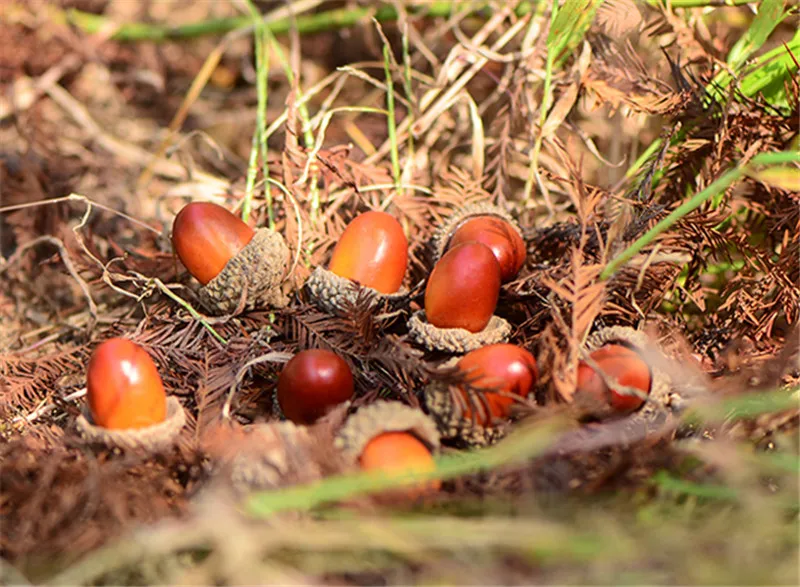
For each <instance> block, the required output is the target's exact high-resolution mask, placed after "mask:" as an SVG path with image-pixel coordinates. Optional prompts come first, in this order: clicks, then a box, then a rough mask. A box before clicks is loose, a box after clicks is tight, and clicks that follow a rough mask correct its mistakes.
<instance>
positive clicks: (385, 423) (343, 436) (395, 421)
mask: <svg viewBox="0 0 800 587" xmlns="http://www.w3.org/2000/svg"><path fill="white" fill-rule="evenodd" d="M386 432H409V433H410V434H413V435H414V436H415V437H416V438H417V439H418V440H420V441H421V442H422V443H423V444H424V445H425V446H426V447H427V448H428V450H430V451H431V452H432V453H433V452H436V451H437V450H439V433H438V432H437V431H436V424H435V423H434V421H433V420H431V419H430V418H429V417H428V416H427V415H425V414H424V413H423V412H422V411H421V410H418V409H416V408H412V407H411V406H407V405H406V404H403V403H400V402H393V401H377V402H375V403H372V404H370V405H368V406H364V407H363V408H361V409H359V410H358V411H357V412H356V413H355V414H353V415H352V416H350V417H349V418H348V419H347V421H346V422H345V423H344V426H342V427H341V429H340V430H339V433H338V434H337V435H336V441H335V443H334V444H335V446H336V448H338V449H339V450H340V451H342V454H343V455H344V457H345V459H346V460H347V461H349V462H350V463H353V464H354V463H356V462H357V461H358V458H359V457H360V456H361V453H362V452H364V448H365V447H366V446H367V444H368V443H369V441H370V440H372V439H373V438H375V437H376V436H379V435H381V434H384V433H386Z"/></svg>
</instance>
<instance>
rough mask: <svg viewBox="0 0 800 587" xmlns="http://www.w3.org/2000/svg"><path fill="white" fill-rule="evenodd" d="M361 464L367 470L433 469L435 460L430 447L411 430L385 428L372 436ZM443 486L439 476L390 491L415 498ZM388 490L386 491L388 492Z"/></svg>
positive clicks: (403, 470) (406, 470) (408, 470)
mask: <svg viewBox="0 0 800 587" xmlns="http://www.w3.org/2000/svg"><path fill="white" fill-rule="evenodd" d="M359 464H360V466H361V469H362V470H364V471H385V472H387V473H393V474H403V473H406V474H407V473H411V472H424V471H433V470H434V469H436V463H435V462H434V461H433V455H431V452H430V451H429V450H428V448H427V447H426V446H425V445H424V444H423V443H422V442H421V441H420V440H419V439H418V438H417V437H416V436H414V435H413V434H411V433H409V432H384V433H383V434H379V435H378V436H376V437H375V438H373V439H372V440H370V441H369V442H368V443H367V445H366V446H365V447H364V450H363V451H362V452H361V456H360V457H359ZM440 487H441V482H440V481H439V480H434V481H430V482H428V483H424V484H421V485H416V486H410V487H408V488H404V489H403V490H402V491H400V490H398V491H394V492H391V495H396V496H398V497H399V496H402V497H407V498H415V497H419V496H420V495H422V494H424V493H427V492H428V491H431V490H433V491H437V490H438V489H439V488H440ZM388 495H389V494H387V496H388Z"/></svg>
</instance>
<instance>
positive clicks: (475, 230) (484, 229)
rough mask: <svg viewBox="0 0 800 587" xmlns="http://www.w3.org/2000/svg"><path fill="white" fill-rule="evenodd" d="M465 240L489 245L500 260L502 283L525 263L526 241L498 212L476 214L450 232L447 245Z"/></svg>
mask: <svg viewBox="0 0 800 587" xmlns="http://www.w3.org/2000/svg"><path fill="white" fill-rule="evenodd" d="M468 242H479V243H482V244H484V245H486V246H487V247H489V249H491V251H492V253H494V256H495V257H496V258H497V262H498V263H499V264H500V279H501V281H502V282H503V283H506V282H508V281H511V280H512V279H514V277H516V276H517V274H518V273H519V270H520V269H521V268H522V266H523V265H524V264H525V241H523V240H522V236H521V235H520V233H519V232H518V231H517V229H516V228H514V227H513V226H511V224H510V223H509V222H507V221H506V220H503V219H502V218H498V217H497V216H488V215H487V216H475V217H473V218H470V219H468V220H467V221H466V222H464V223H463V224H462V225H461V226H459V227H458V228H457V229H456V231H455V233H453V236H452V238H451V239H450V241H449V243H448V245H447V247H448V249H450V248H452V247H455V246H458V245H460V244H463V243H468Z"/></svg>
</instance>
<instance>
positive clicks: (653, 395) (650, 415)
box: [584, 326, 680, 420]
mask: <svg viewBox="0 0 800 587" xmlns="http://www.w3.org/2000/svg"><path fill="white" fill-rule="evenodd" d="M609 343H623V344H627V345H628V346H631V347H633V348H634V350H637V349H638V350H640V351H643V350H645V349H647V348H648V347H652V343H651V342H650V341H649V339H648V337H647V335H646V334H645V333H644V332H641V331H639V330H634V329H633V328H628V327H627V326H611V327H607V328H602V329H600V330H598V331H597V332H594V333H592V334H591V335H589V337H588V338H587V339H586V343H585V345H584V349H585V350H586V352H587V354H588V353H591V352H593V351H596V350H597V349H599V348H600V347H602V346H604V345H606V344H609ZM642 359H643V360H644V361H645V362H647V360H646V358H645V357H644V356H643V357H642ZM647 366H648V368H649V369H650V394H649V395H648V399H647V401H646V402H645V403H644V404H643V405H642V407H641V408H639V409H638V410H636V411H635V412H633V413H632V414H631V417H638V418H645V419H648V420H656V419H660V418H661V417H663V416H664V414H665V412H668V411H669V409H670V407H671V406H672V405H675V406H677V405H678V404H679V403H680V396H679V395H678V394H677V393H676V392H673V390H672V385H671V382H670V378H669V376H668V375H667V374H666V373H665V372H664V371H662V370H661V369H658V368H657V367H655V366H653V365H651V364H650V363H649V362H648V363H647Z"/></svg>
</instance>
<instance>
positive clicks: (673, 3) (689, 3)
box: [645, 0, 761, 8]
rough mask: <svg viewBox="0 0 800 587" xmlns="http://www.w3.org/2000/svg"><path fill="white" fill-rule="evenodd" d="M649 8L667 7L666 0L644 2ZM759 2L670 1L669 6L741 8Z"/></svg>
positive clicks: (745, 0)
mask: <svg viewBox="0 0 800 587" xmlns="http://www.w3.org/2000/svg"><path fill="white" fill-rule="evenodd" d="M645 1H646V2H647V3H648V4H649V5H650V6H667V0H645ZM760 1H761V0H671V1H670V2H669V5H670V6H672V7H673V8H704V7H707V6H718V7H721V8H722V7H725V6H743V5H745V4H755V3H757V2H760Z"/></svg>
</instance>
